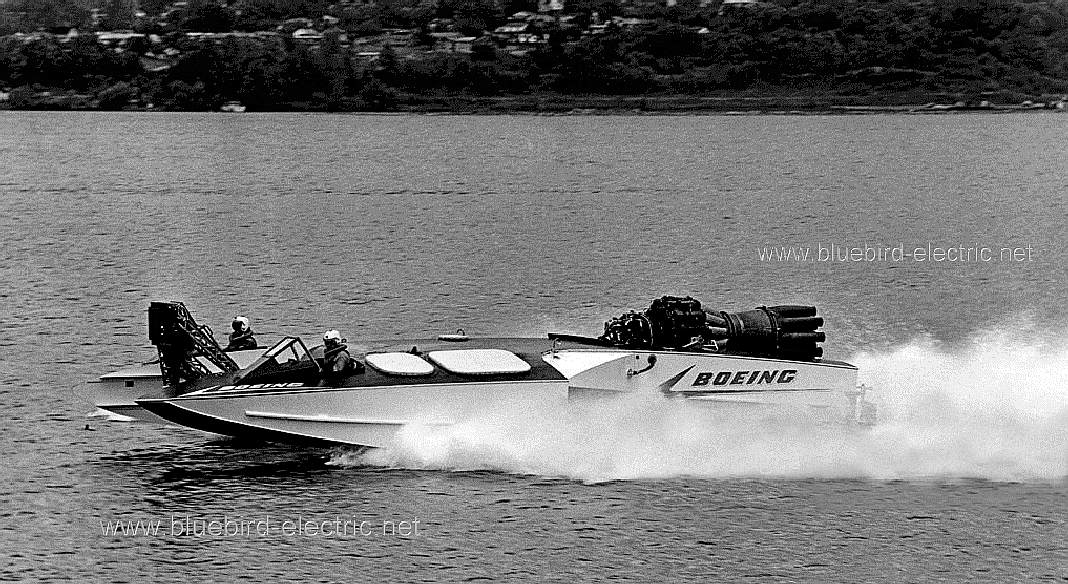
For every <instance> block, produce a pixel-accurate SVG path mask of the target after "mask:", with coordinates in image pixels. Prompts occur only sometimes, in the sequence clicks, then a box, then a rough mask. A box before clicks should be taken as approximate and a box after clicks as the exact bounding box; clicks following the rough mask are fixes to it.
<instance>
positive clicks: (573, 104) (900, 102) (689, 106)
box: [0, 92, 1068, 116]
mask: <svg viewBox="0 0 1068 584" xmlns="http://www.w3.org/2000/svg"><path fill="white" fill-rule="evenodd" d="M866 97H867V99H865V98H860V97H853V96H840V95H823V96H820V95H811V96H783V95H766V96H751V95H735V96H697V95H643V96H625V95H562V94H532V95H508V96H474V95H465V94H455V95H440V94H439V95H422V94H402V95H398V96H396V98H395V99H394V100H393V101H392V103H389V104H388V105H386V106H385V107H377V108H369V107H365V106H366V104H364V103H362V102H360V101H359V100H356V99H346V100H344V101H342V102H340V103H335V104H329V105H328V104H327V103H325V102H323V101H294V102H289V103H286V104H282V105H281V106H280V107H273V108H263V109H261V108H257V107H255V106H252V107H250V108H249V109H248V110H247V111H248V112H249V113H362V114H368V113H370V114H401V115H404V114H408V115H535V116H558V115H570V116H582V115H590V116H596V115H698V116H699V115H879V114H884V115H885V114H910V115H931V114H961V113H1002V114H1004V113H1025V112H1026V113H1032V112H1045V113H1064V112H1068V109H1066V102H1065V100H1064V99H1063V98H1055V99H1054V100H1050V101H1046V102H1041V101H1039V102H1030V101H1024V102H1022V103H1018V104H1007V103H991V102H987V101H982V102H979V103H976V102H965V101H961V100H958V101H955V102H953V103H939V102H937V101H935V100H930V101H925V102H924V103H919V102H918V101H910V100H908V99H907V98H905V97H904V96H893V95H884V96H866ZM909 97H912V98H913V100H915V98H916V97H917V96H915V95H912V96H909ZM931 97H936V96H931ZM937 97H941V98H943V99H945V96H944V95H941V96H937ZM331 105H332V106H331ZM0 111H136V112H185V113H189V112H219V110H218V108H213V109H197V110H180V109H164V108H155V107H152V106H151V105H149V106H143V105H140V104H130V105H128V106H126V107H123V108H120V109H105V108H101V107H99V103H98V102H97V101H96V100H94V99H93V98H92V97H91V96H88V95H84V94H60V95H55V94H50V93H46V92H42V93H41V94H38V96H37V101H35V103H33V104H31V105H30V106H29V107H23V108H17V109H16V108H11V107H9V104H6V103H2V102H0ZM219 113H223V112H219ZM233 113H240V112H233Z"/></svg>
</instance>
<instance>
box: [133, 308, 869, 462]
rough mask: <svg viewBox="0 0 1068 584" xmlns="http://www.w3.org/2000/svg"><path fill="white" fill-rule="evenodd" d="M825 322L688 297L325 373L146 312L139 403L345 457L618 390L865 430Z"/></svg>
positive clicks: (293, 344)
mask: <svg viewBox="0 0 1068 584" xmlns="http://www.w3.org/2000/svg"><path fill="white" fill-rule="evenodd" d="M822 325H823V319H822V318H821V317H818V316H816V309H815V308H814V307H812V306H761V307H759V308H757V309H755V310H746V311H741V312H726V311H710V310H706V309H705V308H703V307H702V306H701V304H700V302H699V301H697V300H695V299H693V298H690V297H685V298H681V297H672V296H665V297H662V298H659V299H657V300H655V301H654V302H653V303H652V305H651V306H650V307H649V308H647V309H645V310H643V311H640V312H636V311H631V312H628V313H627V314H624V315H622V316H620V317H617V318H613V319H611V320H609V321H608V322H607V323H605V327H604V331H603V333H602V334H601V335H599V336H597V337H584V336H576V335H567V334H556V333H549V334H548V335H547V338H472V337H470V336H468V335H466V334H462V333H461V334H454V335H442V336H439V337H438V338H433V339H415V340H406V341H396V340H394V341H385V342H373V341H372V342H365V343H361V344H359V345H358V346H357V345H355V344H354V345H352V346H351V347H350V351H351V352H352V355H353V357H354V358H355V359H354V360H355V361H356V362H357V363H358V364H359V366H358V367H356V368H354V369H352V370H350V371H347V372H343V373H341V374H334V373H332V372H331V371H330V370H329V368H328V367H326V366H325V363H324V358H323V347H322V346H321V345H320V346H315V347H311V348H309V347H308V346H307V345H306V344H305V343H304V341H303V340H302V339H300V338H299V337H295V336H289V337H285V338H283V339H282V340H280V341H278V343H276V344H275V345H274V346H272V347H271V348H270V349H268V350H266V351H264V352H262V354H260V355H259V356H258V358H256V359H255V360H254V361H253V362H251V363H249V364H247V365H241V364H239V363H238V362H236V361H235V360H234V359H232V358H231V357H230V356H229V355H227V354H226V353H223V352H222V351H221V350H220V349H219V348H218V345H217V344H215V343H214V340H213V339H212V338H210V336H204V335H202V334H199V333H198V331H200V328H199V327H198V326H196V324H195V322H194V321H193V318H192V316H191V315H190V314H189V312H188V310H187V309H186V308H185V306H184V305H182V304H181V303H178V302H154V303H152V305H151V307H150V308H149V337H150V339H151V341H152V343H153V344H154V345H156V347H157V349H158V351H159V355H160V360H159V364H160V369H161V375H162V380H163V383H164V391H163V392H161V393H160V394H159V395H154V396H145V397H141V398H139V399H136V400H135V403H136V405H137V406H139V407H141V408H144V410H146V411H147V412H149V413H151V414H153V415H155V416H158V417H159V418H160V419H163V420H166V421H169V422H172V423H175V424H180V425H183V426H188V427H190V428H195V429H198V430H202V431H205V432H211V433H215V434H222V435H227V436H234V437H240V438H245V439H253V440H263V441H268V442H283V443H293V444H303V445H313V446H336V445H344V446H352V447H381V446H387V445H388V444H389V443H390V442H391V440H393V439H394V437H395V436H396V434H397V432H398V431H399V430H400V429H401V428H403V427H405V426H406V425H409V424H423V425H429V426H450V425H453V424H457V423H461V422H463V421H465V420H470V419H473V418H475V417H477V416H480V415H486V413H487V412H494V411H498V412H499V411H517V412H528V411H533V410H537V409H543V410H546V411H551V410H554V409H558V408H566V407H568V404H569V402H572V401H575V400H580V399H591V398H594V399H598V398H613V397H621V396H627V395H642V396H648V397H655V398H656V399H672V400H684V401H685V402H686V403H688V404H694V405H700V406H713V407H733V406H756V407H772V408H789V409H797V410H804V411H808V412H818V413H819V414H820V415H821V416H820V417H821V418H823V419H833V420H839V421H843V422H858V421H861V422H863V421H866V420H868V419H870V418H871V416H872V413H873V412H872V408H871V406H870V404H868V403H867V402H866V401H864V396H863V391H862V390H861V389H858V387H857V368H856V367H855V366H853V365H851V364H849V363H845V362H842V361H835V360H830V359H824V358H823V351H822V348H821V347H820V346H819V345H820V344H821V343H823V342H824V341H825V335H824V333H823V332H822V331H819V330H817V329H819V328H820V327H822ZM205 363H208V364H210V367H209V366H208V365H206V364H205ZM501 408H504V410H502V409H501Z"/></svg>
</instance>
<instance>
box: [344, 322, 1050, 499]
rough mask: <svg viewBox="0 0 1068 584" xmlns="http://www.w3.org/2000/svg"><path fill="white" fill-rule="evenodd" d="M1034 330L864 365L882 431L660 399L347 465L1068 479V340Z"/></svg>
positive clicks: (584, 473) (480, 425)
mask: <svg viewBox="0 0 1068 584" xmlns="http://www.w3.org/2000/svg"><path fill="white" fill-rule="evenodd" d="M1034 338H1035V335H1034V332H1033V331H1032V330H1029V327H1016V328H1012V329H1010V330H1000V331H996V332H990V333H985V334H981V335H977V336H975V337H974V338H973V339H971V340H969V341H968V342H966V343H963V344H962V345H960V346H955V347H947V346H943V345H941V344H940V343H937V342H934V341H931V340H929V339H920V340H916V341H914V342H912V343H909V344H908V345H906V346H904V347H902V348H899V349H897V350H894V351H890V352H866V353H860V354H858V355H855V356H854V357H853V359H852V361H853V362H854V363H856V364H857V365H858V366H859V368H860V372H861V380H862V381H863V382H864V383H865V384H867V385H868V386H869V387H871V388H872V389H873V390H874V391H873V393H872V394H869V400H872V401H874V402H875V403H876V404H877V405H878V407H879V421H878V422H877V423H876V424H875V425H874V426H871V427H848V426H838V425H815V426H814V425H813V424H812V423H810V421H808V420H802V419H797V418H795V417H792V416H790V415H787V414H783V413H781V412H780V413H778V414H768V413H753V412H728V411H723V410H717V411H709V410H702V409H696V408H694V407H693V405H692V404H689V403H686V402H684V401H682V400H664V399H662V398H660V397H658V396H654V397H650V398H648V399H637V398H635V399H631V400H629V401H604V402H597V403H584V404H572V405H573V407H571V408H569V409H568V410H567V411H561V412H550V413H528V412H515V411H512V412H492V411H487V412H484V415H480V416H479V417H478V418H477V419H474V420H471V421H467V422H465V423H461V424H457V425H454V426H450V427H447V428H442V427H421V426H409V427H406V428H405V429H404V430H402V432H401V433H400V436H399V439H398V440H397V442H396V444H395V445H394V446H392V447H390V448H383V449H378V450H374V451H370V452H367V453H364V454H359V455H357V454H340V455H336V456H335V457H334V460H333V462H334V463H335V464H340V465H347V464H356V465H367V464H370V465H378V466H382V467H388V468H415V469H441V470H475V469H478V470H499V471H504V472H512V473H523V474H534V475H543V476H561V477H568V478H574V479H578V480H583V481H589V482H598V481H606V480H616V479H643V478H670V477H707V478H720V477H724V478H725V477H784V478H868V479H879V480H885V479H921V480H922V479H932V478H934V479H953V478H978V479H989V480H998V481H1059V480H1063V479H1065V478H1068V372H1066V368H1068V342H1065V341H1063V340H1057V341H1049V342H1041V341H1035V340H1033V339H1034Z"/></svg>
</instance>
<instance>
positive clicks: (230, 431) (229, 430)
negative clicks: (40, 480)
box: [137, 399, 367, 448]
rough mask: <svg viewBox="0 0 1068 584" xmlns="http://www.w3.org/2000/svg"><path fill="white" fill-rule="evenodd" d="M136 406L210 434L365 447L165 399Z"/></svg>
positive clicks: (300, 444) (320, 444)
mask: <svg viewBox="0 0 1068 584" xmlns="http://www.w3.org/2000/svg"><path fill="white" fill-rule="evenodd" d="M137 405H139V406H141V407H143V408H144V409H146V410H148V411H149V412H152V413H153V414H156V415H157V416H159V417H161V418H164V419H166V420H169V421H171V422H173V423H175V424H179V425H182V426H185V427H187V428H193V429H194V430H201V431H204V432H210V433H212V434H221V435H224V436H241V438H242V439H249V440H253V441H262V442H279V443H284V444H294V445H297V446H311V447H317V448H331V447H337V446H348V447H360V448H366V447H367V446H366V445H364V444H351V443H348V442H340V441H334V440H326V439H323V438H318V437H315V436H307V435H304V434H298V433H294V432H285V431H282V430H272V429H269V428H264V427H262V426H253V425H249V424H239V423H237V422H231V421H228V420H223V419H220V418H216V417H214V416H209V415H206V414H202V413H199V412H194V411H192V410H190V409H187V408H183V407H181V406H180V405H177V404H175V403H172V402H170V401H167V400H160V399H145V400H137Z"/></svg>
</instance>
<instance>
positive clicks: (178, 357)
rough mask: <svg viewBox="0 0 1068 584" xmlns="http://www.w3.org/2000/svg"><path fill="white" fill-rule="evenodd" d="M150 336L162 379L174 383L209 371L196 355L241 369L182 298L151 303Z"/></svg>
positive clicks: (224, 366) (224, 367) (229, 368)
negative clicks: (177, 300)
mask: <svg viewBox="0 0 1068 584" xmlns="http://www.w3.org/2000/svg"><path fill="white" fill-rule="evenodd" d="M148 338H149V340H151V341H152V344H153V345H156V349H157V350H159V368H160V372H161V373H163V383H164V385H166V386H169V387H175V386H178V385H181V384H182V383H186V382H188V381H192V380H194V379H196V378H198V377H200V376H202V375H205V374H208V373H210V371H209V370H208V368H207V367H205V366H204V364H203V363H201V362H200V361H199V360H198V359H197V357H204V358H206V359H207V360H208V361H210V362H211V363H212V364H214V365H215V366H216V367H218V368H219V369H220V370H222V371H237V370H239V369H241V368H240V367H238V365H237V363H235V362H234V360H233V359H231V358H230V356H229V355H227V354H226V353H225V352H223V350H222V347H220V346H219V343H217V342H215V337H214V335H213V334H212V332H211V329H210V328H208V327H207V326H200V325H198V324H197V323H196V321H195V320H193V315H192V314H190V313H189V310H188V309H186V307H185V305H184V304H182V303H181V302H153V303H152V304H151V305H149V307H148Z"/></svg>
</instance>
